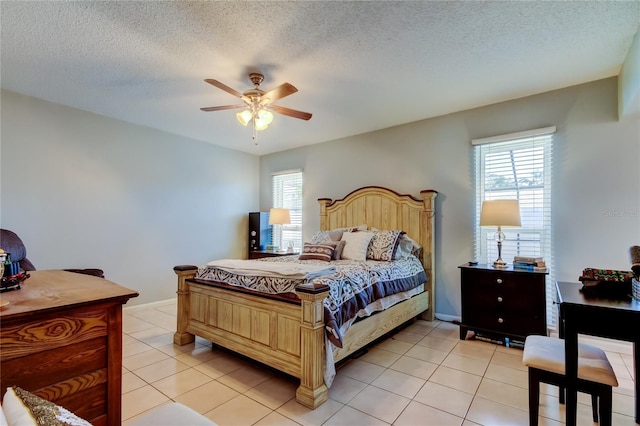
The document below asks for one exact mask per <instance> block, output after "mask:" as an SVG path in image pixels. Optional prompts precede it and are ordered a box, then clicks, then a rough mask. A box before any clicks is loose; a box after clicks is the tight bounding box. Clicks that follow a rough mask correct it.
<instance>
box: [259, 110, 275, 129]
mask: <svg viewBox="0 0 640 426" xmlns="http://www.w3.org/2000/svg"><path fill="white" fill-rule="evenodd" d="M258 120H260V121H263V122H264V123H265V124H267V125H269V124H271V122H272V121H273V113H272V112H271V111H269V110H267V109H261V110H260V111H258Z"/></svg>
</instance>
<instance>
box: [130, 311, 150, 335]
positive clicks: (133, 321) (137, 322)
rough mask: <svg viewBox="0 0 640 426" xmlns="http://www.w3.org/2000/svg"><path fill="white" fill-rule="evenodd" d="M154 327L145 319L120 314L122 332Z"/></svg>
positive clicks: (133, 331)
mask: <svg viewBox="0 0 640 426" xmlns="http://www.w3.org/2000/svg"><path fill="white" fill-rule="evenodd" d="M153 327H155V326H154V325H153V324H151V323H150V322H147V321H143V320H141V319H139V318H135V317H132V316H131V315H122V332H123V333H127V334H131V333H135V332H137V331H142V330H147V329H149V328H153Z"/></svg>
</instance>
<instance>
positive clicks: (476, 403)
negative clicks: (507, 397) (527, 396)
mask: <svg viewBox="0 0 640 426" xmlns="http://www.w3.org/2000/svg"><path fill="white" fill-rule="evenodd" d="M466 419H467V420H470V421H472V422H474V423H478V424H481V425H486V426H502V425H504V426H519V425H522V426H527V425H528V424H529V411H528V410H527V411H523V410H518V409H517V408H513V407H509V406H507V405H502V404H499V403H497V402H495V401H490V400H488V399H484V398H480V397H475V398H473V402H472V403H471V407H470V408H469V412H468V413H467V417H466Z"/></svg>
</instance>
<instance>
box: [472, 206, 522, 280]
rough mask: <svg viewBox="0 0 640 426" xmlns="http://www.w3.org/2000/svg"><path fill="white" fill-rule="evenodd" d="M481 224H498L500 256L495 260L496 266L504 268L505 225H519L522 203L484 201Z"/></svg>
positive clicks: (497, 236) (496, 237) (505, 264)
mask: <svg viewBox="0 0 640 426" xmlns="http://www.w3.org/2000/svg"><path fill="white" fill-rule="evenodd" d="M480 226H497V227H498V231H497V232H496V234H495V239H496V242H497V243H498V258H497V259H496V261H495V262H493V266H494V267H496V268H504V267H505V266H507V263H506V262H505V261H504V260H502V242H503V241H504V239H505V235H504V233H503V232H502V227H503V226H508V227H518V226H521V223H520V205H519V204H518V200H486V201H483V202H482V212H481V213H480Z"/></svg>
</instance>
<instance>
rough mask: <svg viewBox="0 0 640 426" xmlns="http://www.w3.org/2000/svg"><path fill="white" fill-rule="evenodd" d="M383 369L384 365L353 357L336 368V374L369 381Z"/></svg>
mask: <svg viewBox="0 0 640 426" xmlns="http://www.w3.org/2000/svg"><path fill="white" fill-rule="evenodd" d="M384 370H385V369H384V367H381V366H379V365H376V364H372V363H370V362H366V361H361V360H359V359H354V360H352V361H350V362H348V363H347V364H345V365H343V366H342V367H341V368H340V369H338V372H337V373H336V374H339V375H345V376H348V377H351V378H352V379H356V380H359V381H361V382H365V383H371V382H373V381H374V380H375V379H376V377H378V376H379V375H380V374H382V372H383V371H384Z"/></svg>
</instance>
